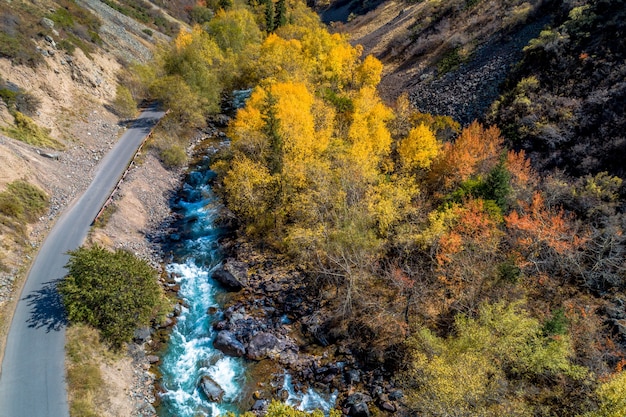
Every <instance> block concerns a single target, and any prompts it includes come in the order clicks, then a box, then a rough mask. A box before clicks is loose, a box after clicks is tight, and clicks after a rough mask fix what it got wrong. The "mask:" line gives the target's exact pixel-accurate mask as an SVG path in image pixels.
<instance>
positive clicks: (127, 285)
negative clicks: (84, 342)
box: [58, 246, 163, 349]
mask: <svg viewBox="0 0 626 417" xmlns="http://www.w3.org/2000/svg"><path fill="white" fill-rule="evenodd" d="M69 254H70V260H69V262H68V264H67V269H68V275H67V277H66V278H65V279H64V280H63V281H62V282H61V283H60V284H59V286H58V289H59V293H60V294H61V297H62V299H63V304H64V306H65V308H66V310H67V314H68V317H69V319H70V321H72V322H74V323H86V324H89V325H91V326H93V327H95V328H96V329H98V330H99V331H100V334H101V336H102V338H103V339H104V340H105V341H106V342H107V343H109V344H110V345H111V346H112V347H113V348H115V349H119V348H121V346H122V345H123V344H124V343H126V342H129V341H130V340H131V339H132V336H133V333H134V331H135V329H136V328H137V327H140V326H145V325H148V324H149V323H150V320H152V319H154V318H155V317H156V316H157V315H158V314H159V313H160V310H161V307H162V305H163V303H162V301H163V297H162V290H161V287H159V284H158V280H157V272H156V270H155V269H154V268H152V267H151V266H150V265H149V264H148V263H147V262H146V261H144V260H142V259H139V258H137V257H136V256H134V255H133V254H132V253H130V252H127V251H123V250H119V249H118V250H116V251H115V252H110V251H109V250H107V249H105V248H102V247H100V246H94V247H93V248H85V247H81V248H79V249H77V250H75V251H72V252H70V253H69Z"/></svg>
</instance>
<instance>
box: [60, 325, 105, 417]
mask: <svg viewBox="0 0 626 417" xmlns="http://www.w3.org/2000/svg"><path fill="white" fill-rule="evenodd" d="M65 350H66V357H67V385H68V396H69V402H70V415H71V416H72V417H93V416H100V415H102V410H106V409H107V408H108V399H107V398H108V397H107V395H106V385H105V381H104V378H103V376H102V371H101V370H100V364H101V363H102V362H106V361H108V360H111V359H112V358H113V354H112V353H111V352H109V351H108V350H107V349H106V348H105V347H104V346H103V345H102V344H101V343H100V335H99V333H98V331H97V330H95V329H93V328H91V327H89V326H86V325H82V324H81V325H72V326H71V327H69V328H68V329H67V333H66V344H65Z"/></svg>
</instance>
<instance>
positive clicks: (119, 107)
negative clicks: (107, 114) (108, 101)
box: [113, 85, 137, 119]
mask: <svg viewBox="0 0 626 417" xmlns="http://www.w3.org/2000/svg"><path fill="white" fill-rule="evenodd" d="M113 110H114V112H115V114H117V115H118V116H119V117H122V118H125V119H130V118H132V117H134V116H135V114H136V113H137V103H135V99H133V95H132V94H131V93H130V90H129V89H128V88H126V87H125V86H123V85H118V86H117V89H116V91H115V99H114V100H113Z"/></svg>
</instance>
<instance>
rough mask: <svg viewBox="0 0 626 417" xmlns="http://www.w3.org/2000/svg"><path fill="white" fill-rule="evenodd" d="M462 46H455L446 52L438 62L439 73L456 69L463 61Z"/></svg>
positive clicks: (442, 73)
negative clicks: (460, 52)
mask: <svg viewBox="0 0 626 417" xmlns="http://www.w3.org/2000/svg"><path fill="white" fill-rule="evenodd" d="M459 51H460V48H458V47H457V48H454V49H452V50H450V51H448V52H446V53H445V54H444V55H443V56H442V57H441V59H440V60H439V62H438V63H437V73H438V74H439V75H440V76H441V75H444V74H446V73H448V72H450V71H454V70H456V69H457V68H458V67H459V65H461V64H462V63H463V59H462V58H461V55H460V54H459Z"/></svg>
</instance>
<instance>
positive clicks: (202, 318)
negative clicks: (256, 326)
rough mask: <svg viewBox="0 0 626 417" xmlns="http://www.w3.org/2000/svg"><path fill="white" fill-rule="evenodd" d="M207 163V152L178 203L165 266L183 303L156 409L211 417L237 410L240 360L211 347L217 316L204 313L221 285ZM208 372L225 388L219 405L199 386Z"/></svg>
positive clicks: (215, 204)
mask: <svg viewBox="0 0 626 417" xmlns="http://www.w3.org/2000/svg"><path fill="white" fill-rule="evenodd" d="M208 164H209V161H208V157H207V158H205V159H204V160H203V162H202V163H201V164H200V165H199V166H198V167H197V168H196V170H195V171H194V172H192V173H191V174H190V175H189V176H188V180H187V183H186V184H185V185H184V187H183V190H182V193H181V195H182V198H181V200H180V201H179V203H178V210H177V211H178V212H179V213H180V214H181V215H182V220H181V221H180V222H179V230H178V232H179V236H178V243H177V244H175V245H174V262H173V263H171V264H169V265H168V266H167V270H168V273H169V274H170V276H171V277H173V278H174V279H175V280H176V282H177V283H178V284H179V285H180V291H179V297H180V298H181V299H182V301H183V305H184V307H183V308H182V312H181V314H180V316H179V317H178V322H177V324H176V326H175V327H174V328H173V330H172V333H171V335H170V341H169V343H168V347H167V350H166V352H165V353H164V354H163V355H162V357H161V361H162V365H161V368H160V370H161V373H162V380H161V385H162V387H163V388H164V389H165V393H164V394H163V395H162V397H161V400H162V406H161V410H160V413H159V414H160V415H161V416H163V417H165V416H168V417H169V416H177V417H197V416H211V417H213V416H218V415H220V414H223V413H225V412H226V411H239V410H238V409H237V400H238V399H239V396H240V394H241V386H242V383H243V380H244V376H243V375H244V372H245V368H244V361H243V359H241V358H232V357H229V356H225V355H223V354H222V353H221V352H220V351H218V350H216V349H214V348H213V339H214V337H215V331H214V330H213V329H212V327H211V323H212V322H213V320H215V319H216V317H215V315H211V314H208V313H207V311H208V310H209V309H210V308H211V307H219V306H218V303H217V302H216V300H215V296H216V294H217V293H218V291H220V290H219V288H218V287H217V285H216V284H215V283H214V282H213V280H212V279H211V278H210V275H211V272H212V270H213V269H214V268H216V267H217V266H219V265H220V262H221V260H222V254H221V253H220V248H219V246H218V244H217V241H218V239H219V237H220V235H221V234H222V233H223V231H222V230H221V229H220V228H219V227H216V226H215V218H216V216H217V214H218V212H219V210H220V205H219V201H218V200H217V198H216V196H215V195H214V194H213V192H212V190H211V187H210V186H209V182H210V180H211V179H212V177H213V174H212V172H211V171H209V169H208ZM215 314H219V313H215ZM207 375H208V376H210V377H211V378H212V379H213V380H214V381H215V382H217V383H218V384H219V385H220V387H221V388H222V389H223V390H224V397H223V400H222V402H220V403H219V404H217V403H213V402H210V401H208V400H207V398H206V397H205V396H204V394H203V393H202V392H201V390H200V389H199V388H198V386H199V382H200V380H201V378H202V377H203V376H207Z"/></svg>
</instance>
